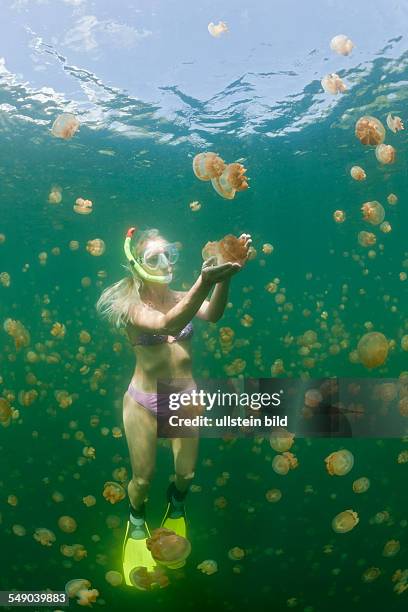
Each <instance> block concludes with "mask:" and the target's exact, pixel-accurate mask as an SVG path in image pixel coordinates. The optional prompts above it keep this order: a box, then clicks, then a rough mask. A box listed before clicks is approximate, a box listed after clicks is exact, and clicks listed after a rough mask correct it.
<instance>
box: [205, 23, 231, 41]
mask: <svg viewBox="0 0 408 612" xmlns="http://www.w3.org/2000/svg"><path fill="white" fill-rule="evenodd" d="M207 27H208V31H209V33H210V34H211V36H213V37H214V38H219V37H220V36H221V34H225V33H226V32H228V26H227V24H226V23H225V22H224V21H219V22H218V23H213V22H212V21H211V22H210V23H209V24H208V26H207Z"/></svg>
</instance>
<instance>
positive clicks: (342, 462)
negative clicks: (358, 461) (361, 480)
mask: <svg viewBox="0 0 408 612" xmlns="http://www.w3.org/2000/svg"><path fill="white" fill-rule="evenodd" d="M325 462H326V469H327V471H328V473H329V474H330V476H345V475H346V474H348V473H349V472H350V470H351V469H352V468H353V465H354V456H353V454H352V453H351V452H350V451H349V450H346V449H343V450H339V451H336V452H334V453H330V455H328V457H326V459H325Z"/></svg>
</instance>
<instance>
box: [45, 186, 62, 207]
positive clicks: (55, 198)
mask: <svg viewBox="0 0 408 612" xmlns="http://www.w3.org/2000/svg"><path fill="white" fill-rule="evenodd" d="M48 202H49V203H50V204H61V202H62V190H61V187H57V186H55V187H52V188H51V191H50V193H49V194H48Z"/></svg>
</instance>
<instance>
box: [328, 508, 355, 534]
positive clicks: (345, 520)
mask: <svg viewBox="0 0 408 612" xmlns="http://www.w3.org/2000/svg"><path fill="white" fill-rule="evenodd" d="M359 520H360V519H359V518H358V514H357V512H354V511H353V510H344V512H340V513H339V514H337V515H336V516H335V517H334V519H333V521H332V528H333V531H335V532H336V533H347V532H348V531H351V530H352V529H354V527H355V526H356V525H358V523H359Z"/></svg>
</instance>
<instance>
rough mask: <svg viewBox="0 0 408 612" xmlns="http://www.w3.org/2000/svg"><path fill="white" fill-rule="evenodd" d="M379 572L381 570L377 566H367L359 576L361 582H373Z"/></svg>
mask: <svg viewBox="0 0 408 612" xmlns="http://www.w3.org/2000/svg"><path fill="white" fill-rule="evenodd" d="M380 574H381V570H380V569H379V568H378V567H369V568H367V569H366V570H365V572H364V574H363V575H362V576H361V579H362V581H363V582H374V580H376V579H377V578H378V576H379V575H380Z"/></svg>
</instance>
